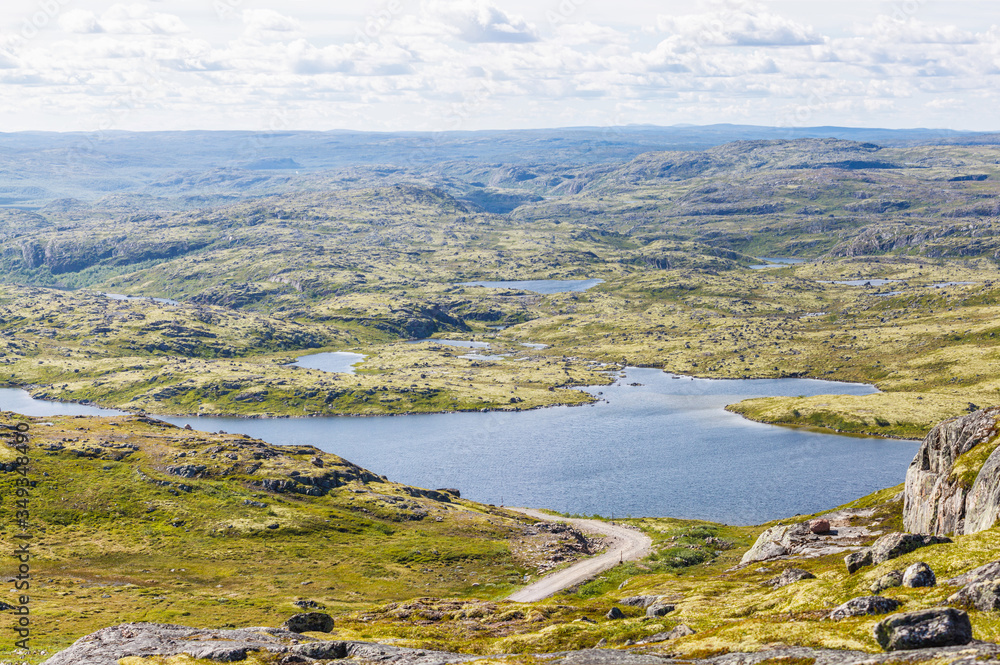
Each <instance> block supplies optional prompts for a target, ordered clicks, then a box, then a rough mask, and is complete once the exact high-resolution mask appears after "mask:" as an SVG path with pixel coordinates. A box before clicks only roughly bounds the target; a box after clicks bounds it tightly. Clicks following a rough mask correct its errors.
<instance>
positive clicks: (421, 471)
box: [0, 368, 917, 524]
mask: <svg viewBox="0 0 1000 665" xmlns="http://www.w3.org/2000/svg"><path fill="white" fill-rule="evenodd" d="M630 383H639V384H642V385H638V386H631V385H628V384H630ZM588 391H589V392H591V393H593V394H595V395H599V396H600V398H601V399H602V400H604V401H602V402H599V403H597V404H594V405H589V406H578V407H555V408H548V409H536V410H532V411H521V412H472V413H452V414H428V415H415V416H396V417H392V416H385V417H376V418H351V417H330V418H306V419H260V420H247V419H239V418H164V420H168V421H170V422H172V423H175V424H177V425H182V426H183V425H185V424H190V425H191V426H192V427H194V428H196V429H200V430H205V431H218V430H225V431H227V432H231V433H237V432H238V433H244V434H248V435H250V436H254V437H258V438H261V439H264V440H265V441H269V442H271V443H277V444H296V445H303V444H311V445H314V446H316V447H318V448H321V449H323V450H325V451H328V452H332V453H335V454H337V455H340V456H341V457H343V458H345V459H348V460H350V461H352V462H354V463H356V464H360V465H361V466H363V467H365V468H367V469H370V470H372V471H374V472H376V473H379V474H385V475H386V476H388V477H389V478H390V479H391V480H395V481H399V482H403V483H407V484H410V485H415V486H418V487H427V488H432V489H433V488H438V487H457V488H459V489H460V490H461V491H462V496H463V497H468V498H470V499H474V500H476V501H483V502H486V503H494V504H500V503H501V502H503V503H505V504H506V505H509V506H513V505H521V506H537V507H546V508H553V509H556V510H560V511H568V512H575V513H588V514H589V513H600V514H603V515H611V514H614V515H629V514H630V515H632V516H640V515H659V516H673V517H691V518H703V519H711V520H716V521H721V522H728V523H731V524H757V523H760V522H764V521H767V520H770V519H776V518H779V517H788V516H791V515H794V514H796V513H810V512H814V511H817V510H821V509H825V508H832V507H834V506H836V505H839V504H842V503H846V502H848V501H851V500H853V499H856V498H858V497H860V496H863V495H865V494H868V493H870V492H872V491H874V490H876V489H881V488H884V487H889V486H891V485H896V484H898V483H901V482H902V481H903V479H904V475H905V473H906V467H907V466H908V465H909V463H910V461H911V460H912V459H913V456H914V454H916V450H917V443H916V442H912V441H894V440H880V439H868V438H859V437H846V436H837V435H833V434H819V433H815V432H808V431H805V430H800V429H792V428H784V427H775V426H772V425H762V424H760V423H754V422H751V421H748V420H745V419H743V418H741V417H740V416H737V415H735V414H731V413H728V412H726V411H724V410H723V407H724V406H725V405H726V404H731V403H733V402H738V401H740V400H742V399H746V398H748V397H758V396H766V395H819V394H852V395H863V394H868V393H871V392H874V389H873V388H871V387H870V386H865V385H860V384H846V383H833V382H826V381H818V380H812V379H756V380H723V381H719V380H708V379H690V378H687V377H682V378H675V377H674V376H673V375H670V374H665V373H663V372H661V371H659V370H655V369H638V368H630V369H629V370H628V371H627V373H626V376H625V377H624V378H620V379H618V382H617V383H616V384H614V385H612V386H601V387H594V388H589V389H588ZM12 394H21V395H25V394H24V393H23V391H17V390H0V407H2V408H3V409H4V410H15V411H19V412H21V413H27V414H29V415H43V414H40V413H38V412H37V411H34V410H33V409H36V408H41V409H51V408H53V405H51V404H50V403H46V402H38V401H33V400H30V398H28V400H27V401H25V400H24V399H23V398H16V397H15V399H14V400H13V401H12V400H11V397H10V396H11V395H12ZM59 408H63V409H68V410H71V411H73V412H77V410H79V409H81V408H85V407H79V406H75V405H62V406H60V407H59ZM44 415H53V414H51V413H45V414H44Z"/></svg>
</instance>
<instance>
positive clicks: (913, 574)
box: [903, 561, 937, 589]
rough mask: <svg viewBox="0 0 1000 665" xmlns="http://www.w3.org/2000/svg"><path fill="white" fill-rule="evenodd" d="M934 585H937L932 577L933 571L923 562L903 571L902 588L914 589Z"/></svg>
mask: <svg viewBox="0 0 1000 665" xmlns="http://www.w3.org/2000/svg"><path fill="white" fill-rule="evenodd" d="M935 584H937V577H936V576H935V575H934V571H933V570H931V567H930V566H928V565H927V564H926V563H924V562H923V561H918V562H916V563H915V564H913V565H912V566H910V567H909V568H907V569H906V570H905V571H903V586H905V587H909V588H911V589H916V588H917V587H927V586H934V585H935Z"/></svg>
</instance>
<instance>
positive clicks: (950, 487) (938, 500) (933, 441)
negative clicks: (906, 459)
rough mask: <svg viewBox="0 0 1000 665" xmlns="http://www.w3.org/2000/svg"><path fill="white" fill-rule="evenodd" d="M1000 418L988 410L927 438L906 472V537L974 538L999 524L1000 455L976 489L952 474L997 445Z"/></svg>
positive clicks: (997, 412) (995, 409)
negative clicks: (966, 459)
mask: <svg viewBox="0 0 1000 665" xmlns="http://www.w3.org/2000/svg"><path fill="white" fill-rule="evenodd" d="M998 417H1000V407H992V408H989V409H983V410H981V411H977V412H975V413H973V414H970V415H968V416H963V417H961V418H953V419H951V420H946V421H944V422H942V423H940V424H938V425H937V426H936V427H934V429H932V430H931V431H930V433H928V434H927V436H926V437H925V438H924V440H923V442H922V443H921V445H920V449H919V450H918V451H917V455H916V457H914V459H913V462H911V463H910V467H909V469H907V471H906V489H905V491H904V494H903V527H904V528H905V529H906V530H907V531H912V532H917V533H932V534H938V535H944V534H948V533H975V532H977V531H982V530H983V529H987V528H989V527H991V526H992V525H993V523H994V522H996V520H997V517H998V516H1000V452H998V451H994V452H993V454H991V455H990V456H989V458H988V459H987V460H986V463H985V464H984V465H983V467H982V468H981V469H980V470H979V471H978V473H977V475H976V477H975V482H974V483H972V484H971V485H970V484H969V483H968V479H967V478H961V477H956V476H955V475H954V474H952V471H953V469H954V466H955V462H956V460H958V458H959V457H961V456H962V455H964V454H965V453H967V452H969V451H970V450H972V449H973V448H975V447H976V446H979V445H983V444H986V443H988V442H990V441H992V440H993V439H994V437H995V436H996V434H997V418H998ZM998 450H1000V449H998ZM973 497H974V498H973Z"/></svg>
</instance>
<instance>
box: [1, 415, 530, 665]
mask: <svg viewBox="0 0 1000 665" xmlns="http://www.w3.org/2000/svg"><path fill="white" fill-rule="evenodd" d="M21 420H26V421H27V422H30V423H31V431H30V437H31V440H30V446H31V448H30V458H31V466H30V472H29V477H30V478H31V479H32V480H33V481H35V482H36V483H37V485H36V487H35V489H34V490H33V492H32V495H31V499H30V511H31V521H30V526H31V528H30V532H31V533H32V534H34V536H35V539H34V542H33V545H32V547H33V552H34V558H33V560H32V564H31V565H32V575H33V578H32V579H33V587H32V593H31V597H32V606H31V610H32V621H33V630H34V632H33V644H34V645H35V646H36V647H38V648H43V649H54V648H58V647H62V646H66V645H67V644H68V643H70V642H72V641H73V640H75V639H76V638H77V637H80V636H81V635H83V634H86V633H88V632H91V631H93V630H96V629H98V628H100V627H103V626H106V625H109V624H114V623H119V622H123V621H167V622H176V623H183V624H187V625H195V626H197V625H233V626H235V625H240V626H245V625H277V624H278V623H280V622H281V621H283V620H284V618H286V617H287V616H288V615H290V614H292V613H294V612H296V611H300V610H299V609H298V608H296V607H295V606H294V605H293V604H292V603H293V601H296V600H310V601H315V602H317V603H319V604H320V605H321V606H322V607H325V608H327V610H329V611H333V612H335V613H341V612H349V611H351V610H352V609H353V608H358V607H369V606H371V605H372V604H373V603H380V602H386V601H390V600H399V599H407V598H413V597H417V596H424V595H430V596H437V597H450V596H460V597H465V598H472V599H474V598H476V597H479V598H484V599H488V598H495V597H498V596H502V595H504V594H505V593H509V592H510V591H512V590H513V589H514V588H516V585H517V584H518V583H519V582H520V580H521V578H522V576H523V575H524V574H525V573H527V572H534V567H533V566H534V564H533V563H532V561H533V555H530V554H529V553H527V549H530V548H531V547H532V538H530V537H525V536H524V534H523V530H524V529H523V526H522V524H521V523H520V521H519V520H517V519H514V516H513V515H512V514H510V513H508V512H505V511H503V510H502V509H496V508H492V507H489V506H483V505H479V504H475V503H472V502H468V501H463V500H459V499H452V500H451V501H440V500H434V499H431V498H425V497H423V496H414V495H413V492H412V491H411V490H410V488H407V487H404V486H402V485H399V484H396V483H393V482H390V481H386V480H383V479H381V478H379V477H377V476H374V475H373V474H370V473H368V472H366V471H364V470H363V469H359V468H358V467H355V466H354V465H352V464H350V463H348V462H345V461H344V460H342V459H340V458H338V457H336V456H334V455H330V454H327V453H321V452H319V451H318V450H316V449H313V448H311V447H299V448H296V447H287V446H286V447H281V448H279V447H274V446H270V445H267V444H264V443H262V442H259V441H255V440H251V439H249V438H246V437H243V436H242V435H229V434H221V433H220V434H214V435H213V434H203V433H199V432H192V431H189V430H184V429H180V428H176V427H173V426H171V425H167V424H165V423H161V422H159V421H150V420H147V419H144V418H141V417H136V416H126V417H120V418H110V419H107V418H83V417H57V418H50V419H45V420H42V419H22V418H21V417H19V416H17V415H16V414H11V413H4V414H3V422H4V423H5V424H6V423H14V422H18V421H21ZM3 436H4V439H5V443H7V444H9V443H10V439H11V437H10V435H9V434H4V435H3ZM14 456H15V453H14V451H13V450H11V449H10V448H8V447H7V446H6V445H5V446H4V447H3V448H2V449H0V462H5V461H8V460H12V459H13V458H14ZM317 463H321V464H322V465H323V466H322V467H318V466H316V464H317ZM184 465H194V466H196V467H197V466H201V467H204V468H203V469H202V470H201V472H200V473H199V474H198V475H197V476H196V477H193V478H188V477H183V476H178V475H177V474H176V473H171V472H170V471H169V469H170V468H172V467H174V468H175V467H180V466H184ZM323 474H326V475H330V474H336V475H338V476H339V477H340V478H341V481H342V484H341V486H339V487H336V488H335V489H331V490H329V492H328V493H326V494H325V495H322V496H309V495H305V494H300V493H294V492H282V493H276V492H275V491H269V490H267V489H265V488H264V487H262V486H260V485H256V484H255V483H260V482H261V481H265V480H285V481H288V480H291V479H294V478H295V477H296V476H298V477H300V478H301V477H305V476H319V475H323ZM17 477H18V476H17V474H15V473H11V472H0V495H2V496H3V498H4V501H3V503H2V504H0V523H2V524H3V525H4V529H3V531H0V544H2V547H3V548H4V549H5V550H11V551H12V549H13V543H14V538H13V537H14V530H13V526H14V515H13V511H14V510H15V506H14V503H13V500H14V499H13V497H14V485H15V482H16V479H17ZM300 486H302V487H304V485H300ZM535 547H537V545H535ZM4 568H5V569H7V564H5V565H4ZM4 600H7V598H6V596H5V598H4ZM5 633H6V631H5ZM2 640H3V642H2V643H0V653H9V650H10V649H11V648H12V642H13V640H12V639H11V636H10V635H8V634H4V635H3V636H2Z"/></svg>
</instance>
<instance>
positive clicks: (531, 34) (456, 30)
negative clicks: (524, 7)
mask: <svg viewBox="0 0 1000 665" xmlns="http://www.w3.org/2000/svg"><path fill="white" fill-rule="evenodd" d="M423 10H424V13H425V14H427V15H428V16H430V17H432V18H433V19H435V20H437V21H439V22H440V23H441V24H443V26H444V28H445V30H447V31H448V32H450V33H451V34H452V35H454V36H456V37H458V38H459V39H461V40H462V41H465V42H468V43H470V44H483V43H490V42H493V43H507V44H518V43H521V44H523V43H528V42H536V41H538V39H539V37H538V33H537V29H536V28H535V26H533V25H531V24H530V23H528V22H527V21H525V20H524V18H522V17H520V16H512V15H509V14H506V13H504V12H503V11H502V10H501V9H499V8H498V7H496V6H495V5H493V4H491V3H489V2H486V1H485V0H427V1H426V2H425V3H424V6H423Z"/></svg>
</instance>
